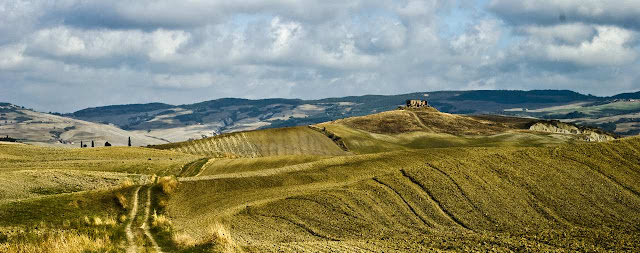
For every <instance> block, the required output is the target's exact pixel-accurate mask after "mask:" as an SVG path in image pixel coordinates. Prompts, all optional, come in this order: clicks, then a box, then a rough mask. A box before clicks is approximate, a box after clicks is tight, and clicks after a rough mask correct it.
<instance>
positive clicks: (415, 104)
mask: <svg viewBox="0 0 640 253" xmlns="http://www.w3.org/2000/svg"><path fill="white" fill-rule="evenodd" d="M427 106H429V103H428V102H427V101H426V100H407V107H409V108H419V107H427Z"/></svg>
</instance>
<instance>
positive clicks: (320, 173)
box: [168, 138, 640, 251]
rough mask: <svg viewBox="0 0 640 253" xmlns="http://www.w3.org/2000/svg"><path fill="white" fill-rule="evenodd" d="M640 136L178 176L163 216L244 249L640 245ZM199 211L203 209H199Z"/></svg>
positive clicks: (188, 229) (192, 232) (610, 247)
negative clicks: (213, 231) (215, 230)
mask: <svg viewBox="0 0 640 253" xmlns="http://www.w3.org/2000/svg"><path fill="white" fill-rule="evenodd" d="M639 182H640V138H626V139H622V140H617V141H612V142H606V143H597V144H595V143H594V144H589V143H584V144H577V145H571V146H560V147H556V148H547V147H541V148H512V147H511V148H510V147H501V148H446V149H428V150H411V151H401V152H391V153H381V154H371V155H360V156H346V157H338V158H333V159H325V160H321V161H316V162H312V163H308V164H306V165H305V168H303V169H300V170H294V171H282V173H276V174H265V175H256V176H253V177H234V176H233V175H227V177H226V178H216V179H210V180H194V181H184V182H182V184H181V186H180V187H179V189H178V191H177V192H176V193H175V195H174V196H173V197H172V199H171V200H170V202H169V206H168V214H169V215H170V217H171V219H172V220H173V221H174V225H175V229H176V231H180V232H181V233H187V234H189V235H191V236H193V237H196V238H201V237H204V236H206V234H207V232H206V230H205V229H204V228H207V227H209V226H210V225H211V224H213V223H216V222H223V223H224V224H227V227H228V228H229V229H230V230H231V233H232V236H233V238H235V240H236V242H237V243H238V244H240V245H243V246H244V247H245V248H246V249H247V250H249V251H265V250H284V251H314V250H321V249H323V250H359V249H362V250H365V249H369V250H375V251H379V250H403V251H406V250H411V251H415V250H427V249H440V250H465V249H466V250H491V249H494V250H496V249H497V250H512V251H522V250H533V251H540V250H569V251H574V250H578V251H585V250H596V251H604V250H630V251H637V250H638V249H640V240H639V239H638V238H640V237H638V236H639V235H640V228H639V227H638V224H640V183H639ZM205 210H206V211H205Z"/></svg>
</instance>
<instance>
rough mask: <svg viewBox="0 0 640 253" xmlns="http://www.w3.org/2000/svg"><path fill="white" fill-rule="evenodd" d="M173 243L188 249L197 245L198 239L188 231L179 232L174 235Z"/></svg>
mask: <svg viewBox="0 0 640 253" xmlns="http://www.w3.org/2000/svg"><path fill="white" fill-rule="evenodd" d="M172 239H173V243H174V244H175V245H176V246H178V248H180V249H186V248H191V247H194V246H196V240H195V239H193V237H191V235H189V234H187V233H179V234H175V235H173V238H172Z"/></svg>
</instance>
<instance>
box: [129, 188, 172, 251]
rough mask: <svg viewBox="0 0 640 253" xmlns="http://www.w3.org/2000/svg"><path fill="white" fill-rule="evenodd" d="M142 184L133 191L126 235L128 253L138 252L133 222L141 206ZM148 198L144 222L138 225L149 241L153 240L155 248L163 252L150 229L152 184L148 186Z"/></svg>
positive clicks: (152, 243)
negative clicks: (139, 196)
mask: <svg viewBox="0 0 640 253" xmlns="http://www.w3.org/2000/svg"><path fill="white" fill-rule="evenodd" d="M142 187H143V186H142V185H141V186H138V187H137V188H136V190H135V191H134V193H133V197H132V201H131V202H132V203H133V205H132V207H131V212H130V213H129V222H128V223H127V225H126V226H125V235H126V237H127V244H128V246H127V250H126V252H127V253H136V252H138V245H137V244H136V241H135V238H136V233H135V232H134V231H133V229H132V226H133V223H134V222H135V220H136V217H137V216H138V207H139V203H138V202H139V198H138V195H139V193H140V189H142ZM146 197H147V199H146V203H145V214H144V222H143V223H142V225H141V226H140V227H138V228H139V229H142V231H143V233H144V235H145V236H146V237H147V239H148V240H149V242H151V245H152V246H153V248H154V250H155V251H156V252H157V253H162V252H163V251H162V249H161V248H160V246H158V243H157V242H156V240H155V239H154V238H153V235H152V234H151V231H150V230H149V225H148V223H149V217H150V214H151V186H147V196H146Z"/></svg>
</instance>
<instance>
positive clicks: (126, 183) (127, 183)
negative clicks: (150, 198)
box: [120, 178, 134, 188]
mask: <svg viewBox="0 0 640 253" xmlns="http://www.w3.org/2000/svg"><path fill="white" fill-rule="evenodd" d="M133 185H134V183H133V180H131V178H127V179H125V180H123V181H122V182H120V188H127V187H131V186H133Z"/></svg>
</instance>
